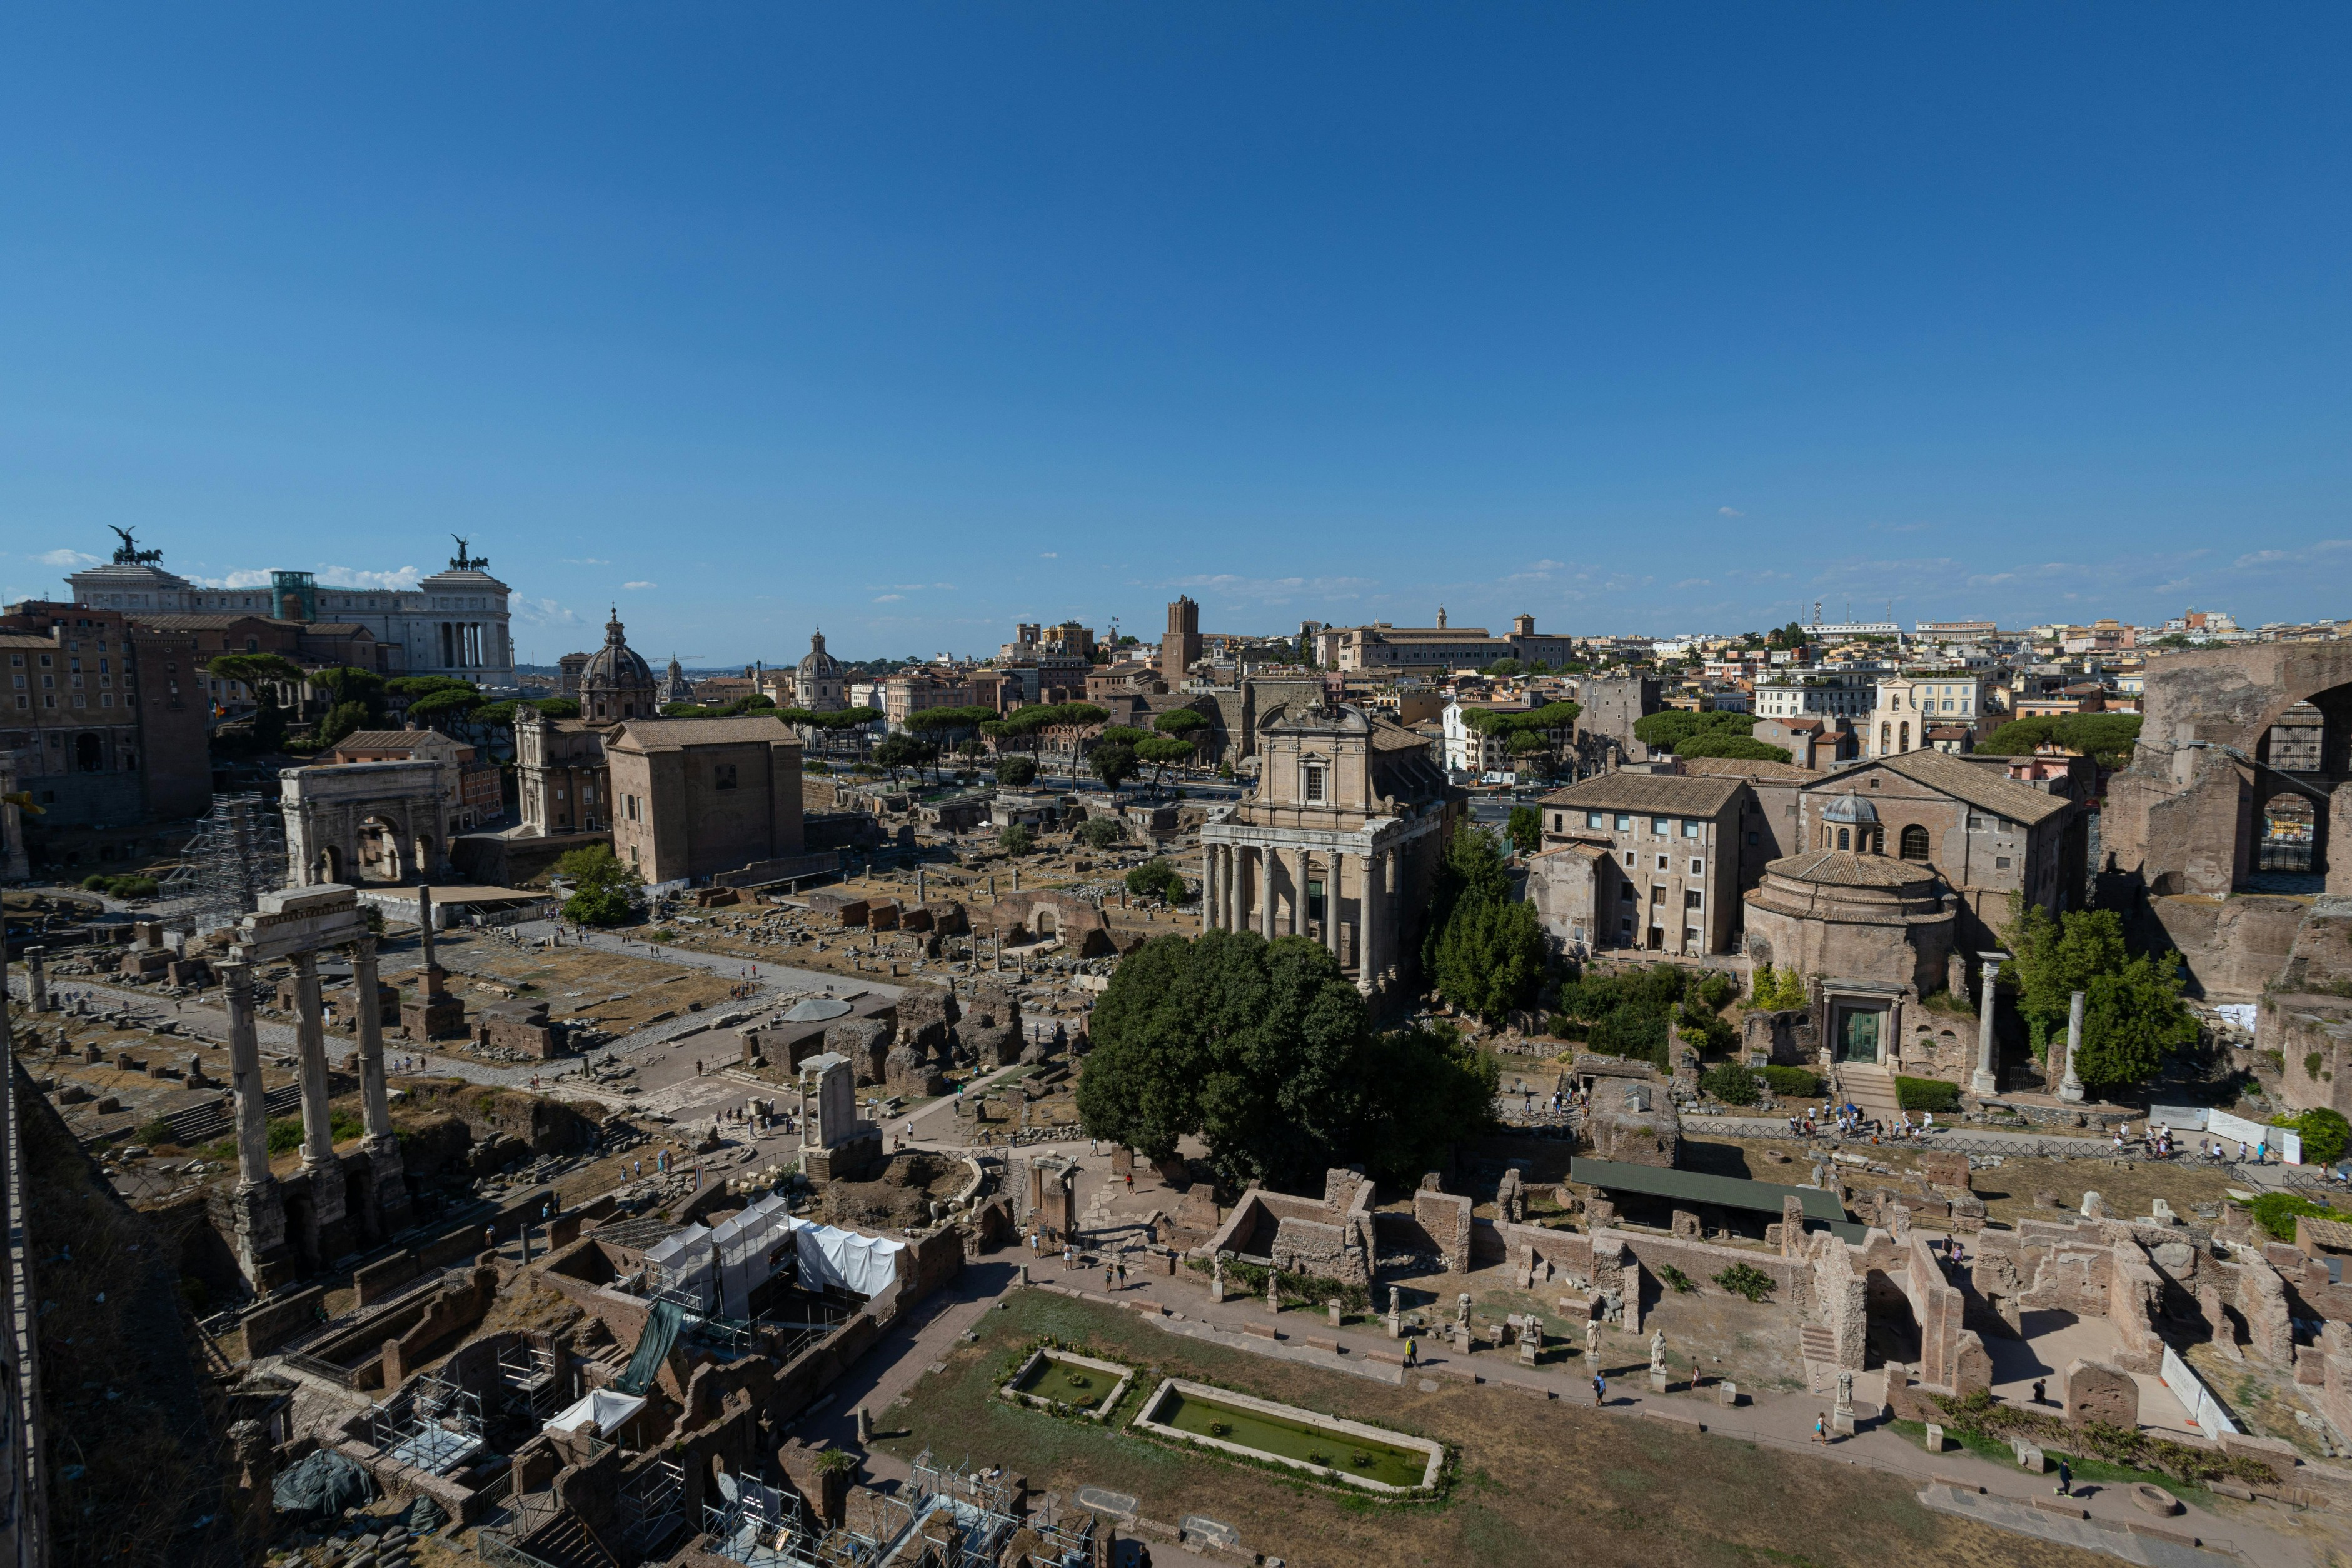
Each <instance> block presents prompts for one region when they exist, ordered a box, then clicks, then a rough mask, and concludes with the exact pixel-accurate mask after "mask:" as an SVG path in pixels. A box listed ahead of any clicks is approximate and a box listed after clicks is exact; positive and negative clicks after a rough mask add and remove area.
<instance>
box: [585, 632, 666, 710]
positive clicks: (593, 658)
mask: <svg viewBox="0 0 2352 1568" xmlns="http://www.w3.org/2000/svg"><path fill="white" fill-rule="evenodd" d="M653 686H654V672H653V668H652V667H651V666H650V665H648V664H646V661H645V659H644V658H641V657H640V656H639V655H638V653H637V650H636V649H635V648H633V647H630V646H629V645H628V642H627V641H626V640H625V638H624V637H623V636H622V627H621V621H620V617H619V616H618V615H617V614H616V615H615V616H614V618H613V619H611V620H609V621H606V622H605V623H604V647H600V648H598V649H597V650H596V651H595V652H594V653H592V654H590V655H589V656H588V663H587V665H586V666H585V667H584V668H583V669H582V670H581V671H580V689H581V690H582V691H583V692H586V691H594V690H604V691H624V690H639V691H650V690H652V689H653Z"/></svg>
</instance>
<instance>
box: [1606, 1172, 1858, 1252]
mask: <svg viewBox="0 0 2352 1568" xmlns="http://www.w3.org/2000/svg"><path fill="white" fill-rule="evenodd" d="M1568 1179H1569V1180H1570V1181H1571V1182H1580V1183H1582V1184H1584V1185H1586V1186H1588V1187H1599V1188H1601V1190H1602V1191H1604V1192H1617V1193H1640V1194H1643V1195H1644V1196H1647V1197H1656V1198H1669V1199H1673V1200H1675V1201H1676V1202H1679V1203H1685V1204H1713V1205H1715V1206H1716V1207H1717V1208H1727V1209H1747V1210H1750V1211H1754V1212H1757V1213H1762V1214H1769V1215H1773V1216H1774V1217H1776V1218H1777V1217H1778V1216H1779V1215H1780V1208H1781V1205H1782V1204H1783V1203H1784V1202H1786V1201H1787V1200H1788V1199H1790V1198H1794V1199H1796V1200H1797V1202H1798V1204H1799V1205H1801V1207H1802V1208H1803V1210H1804V1215H1805V1228H1806V1229H1807V1230H1826V1231H1828V1232H1829V1233H1830V1234H1832V1236H1835V1237H1837V1238H1838V1239H1839V1240H1840V1241H1846V1242H1853V1243H1855V1244H1857V1245H1859V1244H1860V1243H1861V1241H1862V1239H1863V1232H1864V1227H1863V1226H1859V1225H1856V1224H1855V1223H1854V1222H1853V1221H1852V1220H1850V1219H1848V1218H1846V1217H1845V1205H1843V1204H1841V1203H1839V1202H1838V1196H1837V1194H1835V1193H1833V1192H1831V1191H1829V1190H1827V1189H1826V1188H1822V1187H1790V1186H1783V1185H1781V1184H1780V1183H1778V1182H1752V1181H1749V1180H1748V1179H1747V1178H1746V1177H1744V1176H1715V1175H1709V1174H1708V1173H1706V1172H1704V1171H1675V1170H1669V1169H1666V1168H1664V1167H1662V1166H1658V1165H1636V1164H1632V1163H1628V1162H1626V1161H1622V1160H1577V1159H1571V1160H1570V1161H1569V1163H1568Z"/></svg>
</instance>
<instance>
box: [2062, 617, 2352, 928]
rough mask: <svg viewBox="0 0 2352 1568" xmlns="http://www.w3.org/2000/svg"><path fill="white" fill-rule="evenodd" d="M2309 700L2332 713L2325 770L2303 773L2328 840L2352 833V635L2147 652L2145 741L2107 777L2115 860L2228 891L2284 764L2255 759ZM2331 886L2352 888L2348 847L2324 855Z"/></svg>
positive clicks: (2182, 882)
mask: <svg viewBox="0 0 2352 1568" xmlns="http://www.w3.org/2000/svg"><path fill="white" fill-rule="evenodd" d="M2298 702H2309V703H2311V704H2312V705H2313V706H2314V707H2315V708H2317V709H2318V710H2320V713H2321V716H2322V718H2323V720H2324V721H2325V726H2326V727H2325V730H2324V731H2323V741H2322V746H2321V766H2320V774H2319V776H2316V777H2315V776H2313V775H2311V774H2308V773H2305V774H2301V775H2298V776H2299V777H2300V778H2301V779H2302V780H2303V781H2305V782H2304V784H2303V786H2302V787H2304V788H2305V789H2307V790H2308V791H2310V792H2311V793H2314V794H2317V793H2320V792H2326V791H2331V790H2332V791H2333V795H2334V799H2333V800H2332V802H2329V803H2326V805H2322V806H2321V807H2320V816H2321V822H2320V824H2319V826H2318V829H2317V832H2318V837H2319V840H2320V847H2317V853H2319V854H2320V855H2322V856H2326V849H2325V846H2326V845H2327V844H2328V842H2329V841H2330V840H2332V841H2333V842H2334V843H2335V844H2336V845H2344V844H2347V843H2352V839H2348V838H2347V836H2346V828H2347V824H2346V823H2345V822H2343V821H2341V820H2339V819H2341V818H2343V817H2344V816H2346V815H2347V810H2352V788H2337V787H2336V785H2337V784H2342V783H2345V782H2346V779H2347V773H2352V755H2347V753H2348V752H2352V642H2344V641H2336V642H2301V643H2260V644H2254V645H2252V646H2248V647H2230V648H2202V649H2197V650H2194V651H2188V652H2180V653H2168V654H2164V655H2161V656H2159V657H2158V658H2154V659H2152V660H2150V661H2149V663H2148V667H2147V696H2146V701H2145V704H2144V706H2145V708H2146V711H2147V721H2146V722H2145V723H2144V724H2143V725H2142V726H2141V729H2140V737H2139V747H2138V750H2137V752H2136V753H2135V754H2134V756H2133V758H2132V764H2131V766H2130V767H2129V768H2127V769H2126V770H2125V771H2124V772H2122V773H2117V774H2116V776H2115V778H2114V779H2113V781H2112V782H2111V783H2110V784H2109V785H2108V789H2107V800H2106V809H2105V817H2104V821H2103V823H2102V842H2103V845H2104V847H2105V853H2106V858H2107V859H2108V862H2109V864H2110V866H2111V867H2112V868H2113V869H2114V870H2115V871H2116V872H2118V873H2121V874H2124V875H2125V876H2126V877H2127V878H2134V879H2137V882H2138V883H2139V885H2140V886H2141V887H2142V888H2143V889H2145V890H2147V891H2148V892H2150V893H2155V894H2158V895H2168V894H2194V895H2200V896H2203V897H2208V898H2222V897H2226V896H2228V895H2229V894H2230V893H2231V891H2233V890H2236V889H2241V888H2242V887H2243V886H2244V885H2245V883H2246V881H2247V879H2248V878H2249V877H2250V876H2251V875H2252V870H2253V868H2254V864H2255V856H2254V844H2255V838H2256V835H2257V834H2259V833H2260V831H2261V827H2260V822H2261V816H2260V811H2259V807H2260V805H2261V803H2262V802H2263V800H2266V799H2268V798H2269V797H2270V796H2272V795H2275V794H2277V793H2279V789H2280V775H2279V774H2277V773H2274V772H2273V770H2272V769H2270V768H2268V767H2266V766H2263V764H2262V763H2259V762H2258V761H2257V752H2258V748H2259V747H2260V744H2261V742H2262V738H2263V733H2264V732H2265V731H2268V730H2269V729H2270V727H2271V726H2272V725H2273V724H2274V723H2276V722H2277V721H2279V719H2280V717H2281V716H2282V715H2284V713H2285V712H2286V710H2288V709H2290V708H2292V707H2294V705H2295V704H2296V703H2298ZM2326 873H2327V889H2328V891H2330V892H2352V854H2346V853H2338V854H2336V855H2334V856H2332V857H2327V858H2326Z"/></svg>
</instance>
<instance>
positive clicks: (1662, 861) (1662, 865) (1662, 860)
mask: <svg viewBox="0 0 2352 1568" xmlns="http://www.w3.org/2000/svg"><path fill="white" fill-rule="evenodd" d="M1665 868H1666V858H1665V857H1664V856H1663V855H1661V856H1659V857H1658V869H1659V870H1661V871H1663V870H1664V869H1665Z"/></svg>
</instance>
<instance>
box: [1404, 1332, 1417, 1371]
mask: <svg viewBox="0 0 2352 1568" xmlns="http://www.w3.org/2000/svg"><path fill="white" fill-rule="evenodd" d="M1404 1364H1405V1365H1407V1366H1419V1365H1420V1364H1421V1342H1420V1341H1419V1340H1416V1339H1414V1338H1412V1336H1411V1335H1409V1334H1408V1335H1407V1336H1406V1337H1405V1342H1404Z"/></svg>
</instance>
